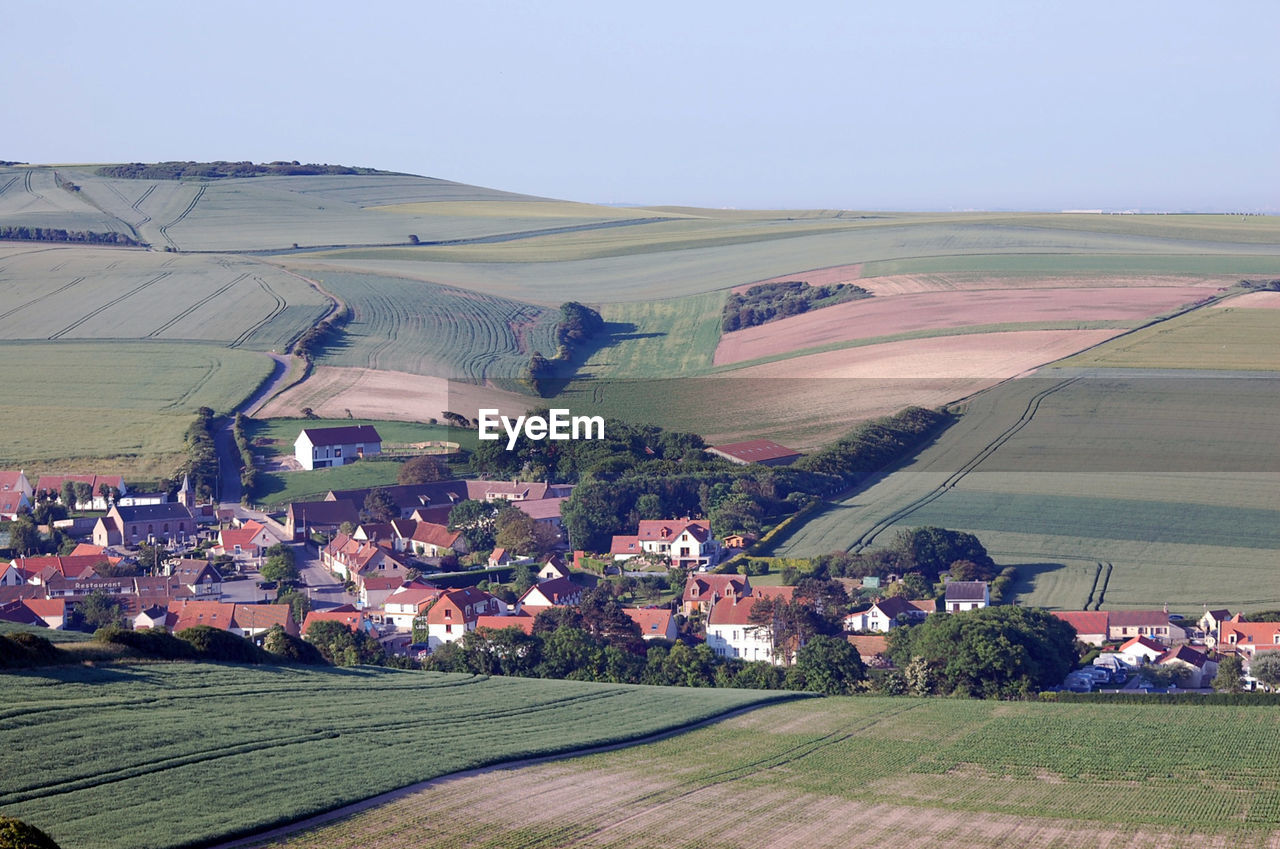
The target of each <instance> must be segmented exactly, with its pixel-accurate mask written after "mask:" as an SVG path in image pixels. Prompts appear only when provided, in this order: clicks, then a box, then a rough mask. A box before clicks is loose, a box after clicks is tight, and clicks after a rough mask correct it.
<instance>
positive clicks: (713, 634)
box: [707, 596, 786, 665]
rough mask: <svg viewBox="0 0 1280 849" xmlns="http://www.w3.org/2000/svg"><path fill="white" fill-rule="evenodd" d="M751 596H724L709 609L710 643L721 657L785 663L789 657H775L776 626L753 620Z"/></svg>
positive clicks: (712, 648)
mask: <svg viewBox="0 0 1280 849" xmlns="http://www.w3.org/2000/svg"><path fill="white" fill-rule="evenodd" d="M754 604H755V600H754V599H752V598H751V597H750V596H735V597H728V598H721V599H720V600H719V601H717V602H716V603H715V604H714V605H712V606H711V610H710V612H709V613H707V645H708V646H710V647H711V650H712V651H714V652H715V653H716V654H718V655H720V656H721V657H732V658H738V659H740V660H746V661H755V660H764V661H768V662H769V663H774V664H778V665H782V664H783V663H785V661H786V658H785V657H782V656H778V657H775V656H774V652H773V630H772V628H770V627H768V626H766V625H756V624H754V623H752V622H751V608H752V606H753V605H754Z"/></svg>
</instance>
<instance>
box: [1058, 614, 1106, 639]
mask: <svg viewBox="0 0 1280 849" xmlns="http://www.w3.org/2000/svg"><path fill="white" fill-rule="evenodd" d="M1051 612H1052V613H1053V615H1054V616H1056V617H1057V618H1058V619H1061V620H1062V621H1063V622H1066V623H1067V624H1068V625H1070V626H1071V627H1072V628H1075V630H1076V639H1077V640H1079V641H1080V642H1082V643H1085V644H1087V645H1091V646H1100V645H1102V644H1103V643H1105V642H1106V641H1107V634H1108V628H1107V616H1108V614H1107V611H1105V610H1054V611H1051Z"/></svg>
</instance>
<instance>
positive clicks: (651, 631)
mask: <svg viewBox="0 0 1280 849" xmlns="http://www.w3.org/2000/svg"><path fill="white" fill-rule="evenodd" d="M622 610H623V612H625V613H626V614H627V615H628V616H630V617H631V619H632V621H634V622H635V623H636V624H637V625H639V626H640V636H642V637H662V638H663V639H666V637H667V633H668V629H670V627H671V618H672V614H671V611H670V610H669V609H668V608H665V607H652V608H651V607H624V608H622Z"/></svg>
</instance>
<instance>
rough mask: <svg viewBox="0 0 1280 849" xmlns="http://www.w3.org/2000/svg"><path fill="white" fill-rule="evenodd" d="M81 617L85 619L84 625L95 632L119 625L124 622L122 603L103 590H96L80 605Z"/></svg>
mask: <svg viewBox="0 0 1280 849" xmlns="http://www.w3.org/2000/svg"><path fill="white" fill-rule="evenodd" d="M80 615H81V616H82V617H84V623H85V624H86V625H88V626H89V627H90V628H92V629H93V630H95V631H96V630H98V629H99V628H105V627H107V626H108V625H119V624H120V623H121V622H122V621H123V620H124V617H123V616H122V615H121V612H120V602H119V601H117V600H116V599H113V598H112V597H111V596H109V595H107V594H106V592H104V591H103V590H94V591H93V592H91V593H89V594H88V595H87V596H85V597H84V601H83V602H81V604H80Z"/></svg>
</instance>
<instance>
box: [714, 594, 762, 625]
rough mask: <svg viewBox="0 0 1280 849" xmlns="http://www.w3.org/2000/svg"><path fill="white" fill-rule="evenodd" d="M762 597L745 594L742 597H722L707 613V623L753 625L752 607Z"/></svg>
mask: <svg viewBox="0 0 1280 849" xmlns="http://www.w3.org/2000/svg"><path fill="white" fill-rule="evenodd" d="M758 601H762V599H758V598H754V597H752V596H745V597H743V598H741V599H736V598H722V599H720V600H719V601H717V602H716V603H715V604H714V605H713V606H712V608H711V612H709V613H708V614H707V625H708V626H711V625H751V624H754V623H752V622H751V608H752V606H754V605H755V603H756V602H758Z"/></svg>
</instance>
